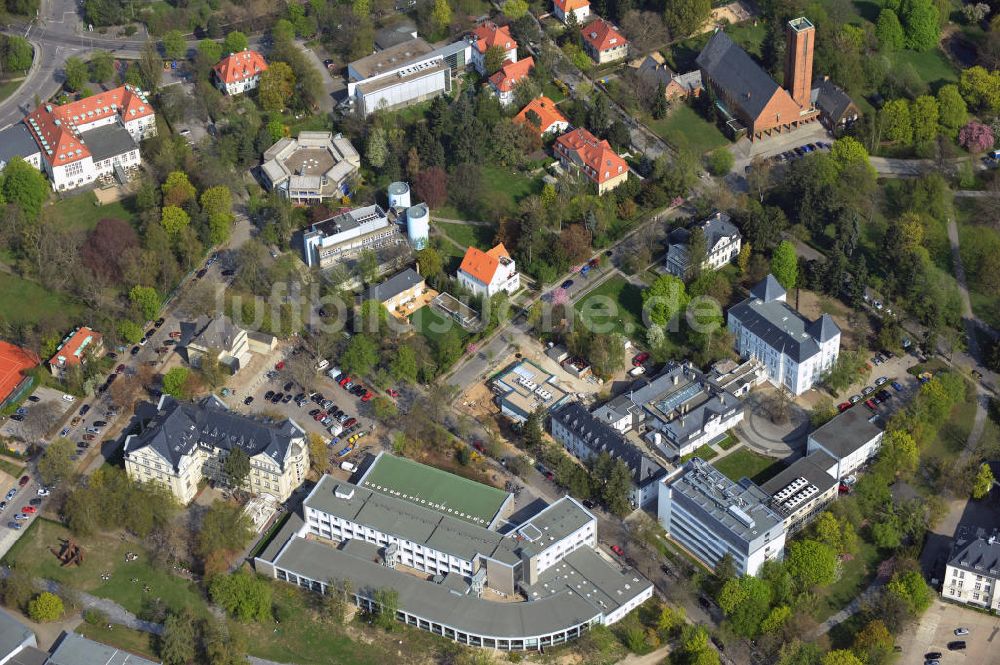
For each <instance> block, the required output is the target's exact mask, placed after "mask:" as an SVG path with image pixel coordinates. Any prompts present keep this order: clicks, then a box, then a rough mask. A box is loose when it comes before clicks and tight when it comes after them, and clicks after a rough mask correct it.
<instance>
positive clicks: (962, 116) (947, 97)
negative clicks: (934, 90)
mask: <svg viewBox="0 0 1000 665" xmlns="http://www.w3.org/2000/svg"><path fill="white" fill-rule="evenodd" d="M937 100H938V120H939V121H940V123H941V126H942V127H944V128H945V130H947V132H948V134H949V135H950V136H954V135H955V132H957V131H958V129H959V127H961V126H962V125H964V124H965V121H966V120H967V119H968V109H967V108H966V105H965V100H964V99H962V95H961V93H959V91H958V86H957V85H955V84H954V83H949V84H948V85H943V86H941V89H940V90H938V94H937Z"/></svg>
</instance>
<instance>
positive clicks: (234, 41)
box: [222, 30, 250, 53]
mask: <svg viewBox="0 0 1000 665" xmlns="http://www.w3.org/2000/svg"><path fill="white" fill-rule="evenodd" d="M249 46H250V40H249V39H247V36H246V35H245V34H243V33H242V32H240V31H239V30H234V31H232V32H229V33H227V34H226V38H225V40H223V42H222V51H223V53H239V52H240V51H245V50H246V49H247V48H248V47H249Z"/></svg>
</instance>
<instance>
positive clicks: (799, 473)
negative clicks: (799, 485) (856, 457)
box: [760, 450, 838, 496]
mask: <svg viewBox="0 0 1000 665" xmlns="http://www.w3.org/2000/svg"><path fill="white" fill-rule="evenodd" d="M836 464H837V461H836V460H835V459H833V458H832V457H830V456H829V455H827V454H826V453H825V452H823V451H822V450H817V451H815V452H812V453H810V454H808V455H806V456H805V457H800V458H799V459H797V460H795V461H794V462H792V463H791V464H789V465H788V466H787V467H785V469H784V471H782V472H781V473H779V474H778V475H776V476H774V477H773V478H771V479H770V480H768V481H767V482H764V483H762V484H761V486H760V488H761V489H762V490H764V491H765V492H766V493H768V494H770V495H771V496H774V495H775V494H777V493H778V492H780V491H782V490H783V489H785V488H786V487H788V486H789V485H790V484H791V483H793V482H795V480H796V479H798V478H805V479H806V481H808V482H809V484H810V485H813V486H814V487H816V489H817V490H818V494H823V493H825V492H828V491H829V490H830V488H831V487H833V486H834V485H836V484H837V482H838V481H837V479H836V478H834V477H833V476H831V475H830V472H829V469H830V467H833V466H835V465H836Z"/></svg>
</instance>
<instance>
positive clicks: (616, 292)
mask: <svg viewBox="0 0 1000 665" xmlns="http://www.w3.org/2000/svg"><path fill="white" fill-rule="evenodd" d="M575 307H576V311H577V312H579V313H580V316H581V317H582V318H583V320H584V322H585V323H586V325H587V326H588V327H589V328H590V330H591V331H593V332H599V333H610V332H617V333H621V334H623V335H625V336H627V337H632V336H635V335H636V334H637V333H639V332H640V331H642V330H643V329H644V326H643V323H642V290H641V289H639V287H638V286H635V285H634V284H631V283H630V282H628V281H626V280H625V278H624V277H619V276H615V277H612V278H610V279H608V280H606V281H605V282H604V283H603V284H601V285H600V286H598V287H597V288H595V289H593V290H592V291H590V292H589V293H587V295H585V296H584V297H583V298H581V299H580V300H578V301H577V303H576V305H575Z"/></svg>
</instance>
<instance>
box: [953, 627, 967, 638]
mask: <svg viewBox="0 0 1000 665" xmlns="http://www.w3.org/2000/svg"><path fill="white" fill-rule="evenodd" d="M968 634H969V629H968V628H956V629H955V635H957V636H958V637H962V636H963V635H968Z"/></svg>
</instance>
